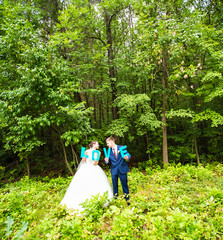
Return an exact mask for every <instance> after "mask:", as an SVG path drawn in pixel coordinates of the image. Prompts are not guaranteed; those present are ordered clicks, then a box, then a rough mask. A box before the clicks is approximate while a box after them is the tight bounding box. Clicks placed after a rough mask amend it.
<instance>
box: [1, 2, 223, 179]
mask: <svg viewBox="0 0 223 240" xmlns="http://www.w3.org/2000/svg"><path fill="white" fill-rule="evenodd" d="M222 16H223V3H222V2H221V1H220V0H210V1H209V0H205V1H198V0H187V1H183V0H172V1H171V0H170V1H164V0H161V1H158V2H157V1H152V0H151V1H143V0H139V1H131V0H122V1H120V0H112V1H100V0H98V1H97V0H95V1H94V0H76V1H68V0H67V1H65V0H64V1H62V0H61V1H59V0H50V1H45V0H36V1H31V0H27V1H22V0H21V1H13V0H7V1H0V24H1V30H0V34H1V35H0V36H1V37H0V63H1V64H0V130H1V131H0V159H1V162H0V169H1V175H0V176H1V178H4V177H10V176H11V175H13V176H14V177H18V178H19V177H20V176H22V175H28V176H32V175H34V176H36V175H46V174H48V173H49V172H54V173H55V175H57V176H58V174H66V173H69V174H71V175H73V174H74V172H75V169H76V168H77V166H78V163H79V161H80V151H81V147H87V146H88V144H89V143H90V142H91V141H93V140H98V141H99V143H100V144H101V146H102V147H106V144H105V139H106V138H107V137H109V136H114V137H115V138H116V141H117V143H120V144H123V145H127V146H128V151H129V152H131V155H132V161H131V163H130V164H131V165H132V166H133V167H137V166H138V165H143V166H144V167H146V166H155V167H156V166H160V167H163V165H165V164H167V163H170V164H171V163H174V164H178V163H181V164H193V165H199V164H203V165H204V166H205V164H207V163H211V162H221V163H222V156H223V145H222V143H223V141H222V140H223V131H222V130H223V126H222V125H223V108H222V97H223V76H222V73H223V71H222V70H223V61H222V59H223V51H222V46H223V25H222V24H223V22H222V20H223V19H222ZM101 151H102V149H101ZM102 152H103V151H102ZM101 164H102V165H103V160H102V161H101Z"/></svg>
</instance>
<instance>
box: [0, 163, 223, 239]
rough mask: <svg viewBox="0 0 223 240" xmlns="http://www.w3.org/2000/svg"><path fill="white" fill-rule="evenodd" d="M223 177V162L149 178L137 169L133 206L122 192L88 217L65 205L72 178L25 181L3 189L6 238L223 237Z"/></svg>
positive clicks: (89, 204)
mask: <svg viewBox="0 0 223 240" xmlns="http://www.w3.org/2000/svg"><path fill="white" fill-rule="evenodd" d="M150 169H151V168H150ZM148 172H149V171H148ZM222 173H223V166H222V164H208V165H207V167H206V168H204V167H202V166H199V167H195V166H190V165H186V166H182V165H180V164H179V165H175V166H174V165H167V166H165V169H153V171H152V172H150V173H149V174H148V173H142V172H140V171H139V170H138V169H137V168H133V169H132V170H131V172H130V173H129V175H128V179H129V187H130V202H131V205H130V206H128V205H127V204H126V202H125V200H124V198H123V196H121V194H120V197H119V198H118V199H117V200H112V201H111V202H110V203H109V205H108V206H104V207H103V205H104V204H105V203H106V202H107V200H106V195H105V196H104V197H101V198H98V196H95V197H93V198H92V199H91V200H88V201H86V202H85V203H84V204H83V206H84V207H86V210H85V212H84V213H83V214H82V215H80V214H76V213H74V212H72V211H70V210H66V209H65V208H63V207H61V206H59V203H60V201H61V200H62V198H63V196H64V194H65V191H66V189H67V187H68V185H69V183H70V181H71V180H72V177H68V178H62V177H60V178H53V179H50V178H49V177H45V178H41V177H39V178H33V179H30V178H28V177H25V178H22V179H21V180H20V181H18V182H14V183H9V184H5V185H4V186H3V187H1V189H0V199H1V201H0V209H1V212H0V216H1V217H0V228H1V229H2V231H1V232H0V237H1V239H9V238H11V239H23V238H25V239H37V238H46V239H58V238H61V239H74V238H78V239H94V238H98V239H117V238H119V239H220V238H221V237H222V234H223V232H222V224H223V217H222V216H223V214H222V213H223V212H222V203H223V194H222ZM107 174H108V177H109V179H110V180H111V177H110V173H107ZM120 187H121V186H120ZM120 193H121V192H120Z"/></svg>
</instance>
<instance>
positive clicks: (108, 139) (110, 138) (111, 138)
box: [106, 137, 115, 143]
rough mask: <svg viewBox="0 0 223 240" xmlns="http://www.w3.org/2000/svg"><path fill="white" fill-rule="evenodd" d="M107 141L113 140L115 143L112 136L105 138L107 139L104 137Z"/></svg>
mask: <svg viewBox="0 0 223 240" xmlns="http://www.w3.org/2000/svg"><path fill="white" fill-rule="evenodd" d="M107 141H113V142H114V143H115V139H114V138H113V137H109V138H107V139H106V142H107Z"/></svg>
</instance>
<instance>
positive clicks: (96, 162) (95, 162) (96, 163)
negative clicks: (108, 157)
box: [94, 152, 101, 165]
mask: <svg viewBox="0 0 223 240" xmlns="http://www.w3.org/2000/svg"><path fill="white" fill-rule="evenodd" d="M100 157H101V152H100V154H99V159H100ZM98 162H99V160H98V161H96V160H95V161H94V165H98Z"/></svg>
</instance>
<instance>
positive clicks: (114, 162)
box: [108, 145, 131, 175]
mask: <svg viewBox="0 0 223 240" xmlns="http://www.w3.org/2000/svg"><path fill="white" fill-rule="evenodd" d="M121 147H123V146H120V145H117V150H118V155H117V159H116V157H115V155H114V153H113V151H112V149H111V152H110V156H109V162H108V163H110V164H111V175H117V174H118V173H121V174H125V173H127V172H129V167H128V164H127V162H126V160H125V159H124V158H123V157H122V156H121V153H120V152H119V148H121ZM128 157H129V159H128V160H130V158H131V155H130V154H129V155H128Z"/></svg>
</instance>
